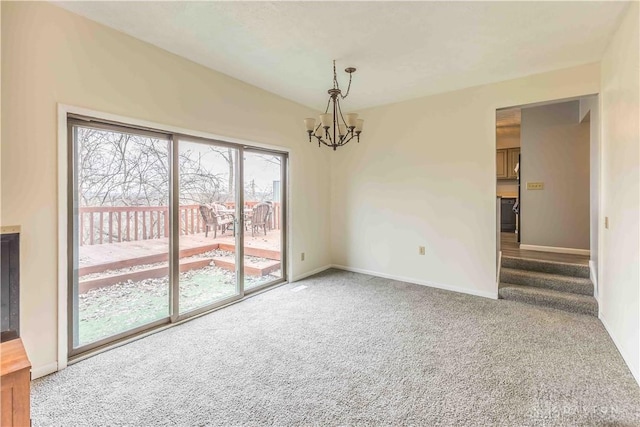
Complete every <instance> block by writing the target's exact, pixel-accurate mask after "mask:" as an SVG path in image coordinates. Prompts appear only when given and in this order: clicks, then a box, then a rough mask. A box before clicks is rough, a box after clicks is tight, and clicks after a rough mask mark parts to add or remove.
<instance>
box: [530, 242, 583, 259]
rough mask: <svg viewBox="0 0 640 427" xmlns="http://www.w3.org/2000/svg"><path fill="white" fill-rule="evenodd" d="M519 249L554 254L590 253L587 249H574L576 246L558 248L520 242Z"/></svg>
mask: <svg viewBox="0 0 640 427" xmlns="http://www.w3.org/2000/svg"><path fill="white" fill-rule="evenodd" d="M520 249H522V250H525V251H538V252H553V253H556V254H571V255H586V256H589V255H591V251H590V250H589V249H576V248H559V247H557V246H538V245H524V244H522V243H521V244H520Z"/></svg>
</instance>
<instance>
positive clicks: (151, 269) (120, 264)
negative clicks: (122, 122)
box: [69, 122, 170, 349]
mask: <svg viewBox="0 0 640 427" xmlns="http://www.w3.org/2000/svg"><path fill="white" fill-rule="evenodd" d="M69 133H70V135H71V136H72V138H71V141H70V143H71V147H72V154H73V155H72V158H71V159H70V160H71V163H70V164H71V165H72V168H71V175H72V176H71V179H72V180H71V182H72V186H71V187H72V194H71V195H70V197H69V200H70V201H71V202H72V206H71V209H70V211H71V212H72V224H71V225H72V227H71V230H72V233H71V236H70V237H71V241H70V248H72V254H71V257H70V258H71V261H72V265H71V267H72V272H71V273H72V274H71V281H72V283H73V286H72V287H71V289H70V290H71V296H72V298H71V300H70V304H69V307H70V309H71V310H70V313H69V314H70V316H69V319H71V320H72V326H73V327H72V328H71V330H70V347H71V348H72V349H76V348H83V347H88V346H95V345H100V344H101V343H104V342H105V341H110V340H111V339H113V338H114V337H116V338H117V337H120V336H122V335H123V334H126V333H129V332H130V331H135V330H138V329H139V328H141V327H145V326H148V325H152V324H154V323H156V322H159V321H160V322H161V321H162V320H163V319H168V317H169V314H170V313H169V238H168V237H169V236H168V233H169V216H168V214H169V210H168V207H169V174H168V173H167V172H168V171H169V164H170V157H169V145H170V140H169V138H168V137H167V136H166V135H162V134H153V133H149V132H137V131H133V130H123V129H121V128H118V127H114V126H108V125H99V124H89V123H87V124H85V123H82V122H80V123H70V125H69Z"/></svg>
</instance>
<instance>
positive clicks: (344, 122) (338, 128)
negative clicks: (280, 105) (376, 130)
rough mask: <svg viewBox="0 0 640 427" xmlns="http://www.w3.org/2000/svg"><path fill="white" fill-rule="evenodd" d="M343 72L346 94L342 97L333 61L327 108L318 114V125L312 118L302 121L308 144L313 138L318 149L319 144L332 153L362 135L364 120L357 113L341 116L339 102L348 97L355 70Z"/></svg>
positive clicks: (350, 69) (348, 69)
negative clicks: (347, 84)
mask: <svg viewBox="0 0 640 427" xmlns="http://www.w3.org/2000/svg"><path fill="white" fill-rule="evenodd" d="M344 71H345V72H346V73H348V74H349V86H347V93H345V94H344V95H342V91H341V90H340V86H339V85H338V77H337V75H336V61H333V88H331V89H329V90H328V91H327V93H328V94H329V101H328V102H327V108H326V109H325V110H324V114H320V124H319V125H318V126H316V119H314V118H308V119H304V124H305V126H306V128H307V133H308V134H309V142H311V141H312V140H313V138H315V139H317V140H318V147H320V144H324V145H326V146H327V147H332V148H333V149H334V151H335V150H336V149H337V148H338V147H342V146H343V145H345V144H346V143H347V142H349V141H351V140H352V139H353V138H354V137H355V138H356V139H357V141H358V142H360V134H361V133H362V125H363V124H364V120H362V119H359V118H358V114H357V113H346V114H344V115H343V114H342V109H341V108H340V100H341V99H345V98H346V97H347V96H349V90H350V89H351V77H352V76H353V73H355V71H356V69H355V68H353V67H349V68H347V69H345V70H344ZM329 109H331V112H329Z"/></svg>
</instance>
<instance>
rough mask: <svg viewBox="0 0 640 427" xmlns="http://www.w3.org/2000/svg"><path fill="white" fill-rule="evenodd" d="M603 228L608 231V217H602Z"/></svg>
mask: <svg viewBox="0 0 640 427" xmlns="http://www.w3.org/2000/svg"><path fill="white" fill-rule="evenodd" d="M604 228H606V229H607V230H608V229H609V217H608V216H605V217H604Z"/></svg>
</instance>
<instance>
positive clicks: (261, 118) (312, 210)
mask: <svg viewBox="0 0 640 427" xmlns="http://www.w3.org/2000/svg"><path fill="white" fill-rule="evenodd" d="M2 89H3V92H2V120H3V124H4V125H5V126H3V127H2V222H3V224H20V225H22V231H23V234H22V247H21V248H22V252H21V256H22V262H23V264H22V266H23V267H22V276H21V279H22V300H21V332H22V335H23V338H24V342H25V345H26V348H27V351H28V353H29V356H30V358H31V360H32V363H33V366H34V372H35V373H36V375H38V373H41V372H43V370H45V371H46V370H48V369H50V367H51V366H52V364H54V366H55V362H56V348H57V334H56V330H57V326H56V324H57V292H58V285H57V280H56V277H57V273H58V271H57V218H58V215H57V212H58V207H57V193H56V192H57V184H56V179H57V162H56V158H57V154H56V153H57V103H63V104H69V105H75V106H79V107H85V108H89V109H93V110H97V111H103V112H108V113H113V114H118V115H122V116H126V117H132V118H136V119H143V120H148V121H153V122H156V123H163V124H167V125H171V126H176V127H182V128H185V129H193V130H196V131H202V132H210V133H214V134H218V135H226V136H229V137H235V138H241V139H245V140H249V141H255V142H259V143H264V144H272V145H278V146H282V147H289V148H290V149H291V171H290V176H291V180H290V181H291V189H290V191H291V193H290V194H291V201H292V206H291V214H292V224H291V236H292V248H291V250H292V252H293V253H294V254H298V253H300V252H303V251H304V252H305V253H306V260H305V261H304V262H300V261H299V259H300V257H299V256H293V257H292V260H291V261H292V263H293V275H294V277H295V276H298V275H301V274H303V273H305V272H309V271H312V270H314V269H316V268H320V267H322V266H325V265H327V264H329V263H330V254H329V250H330V244H329V238H330V236H329V228H330V226H329V221H328V216H329V173H328V171H329V168H330V165H329V161H330V159H329V156H331V155H333V154H334V153H330V152H329V150H320V149H319V148H318V147H317V145H316V146H314V145H312V144H309V143H308V142H307V141H306V134H305V133H304V127H303V126H302V119H303V118H304V117H308V116H310V115H315V114H316V113H315V112H314V111H312V110H310V109H308V108H305V107H302V106H300V105H298V104H295V103H293V102H290V101H287V100H284V99H282V98H279V97H277V96H275V95H273V94H270V93H268V92H265V91H262V90H259V89H257V88H255V87H252V86H250V85H247V84H244V83H242V82H240V81H238V80H235V79H233V78H230V77H227V76H225V75H222V74H219V73H216V72H213V71H211V70H209V69H207V68H204V67H202V66H199V65H196V64H195V63H192V62H189V61H187V60H185V59H182V58H180V57H178V56H175V55H172V54H170V53H168V52H166V51H163V50H161V49H158V48H156V47H153V46H151V45H148V44H146V43H143V42H141V41H138V40H136V39H134V38H132V37H129V36H127V35H124V34H122V33H119V32H116V31H114V30H111V29H108V28H106V27H104V26H101V25H99V24H96V23H95V22H93V21H89V20H87V19H85V18H82V17H80V16H77V15H74V14H71V13H70V12H67V11H65V10H63V9H60V8H58V7H56V6H53V5H51V4H47V3H27V2H24V3H13V2H2Z"/></svg>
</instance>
